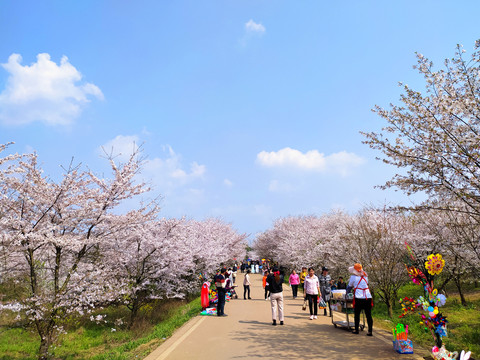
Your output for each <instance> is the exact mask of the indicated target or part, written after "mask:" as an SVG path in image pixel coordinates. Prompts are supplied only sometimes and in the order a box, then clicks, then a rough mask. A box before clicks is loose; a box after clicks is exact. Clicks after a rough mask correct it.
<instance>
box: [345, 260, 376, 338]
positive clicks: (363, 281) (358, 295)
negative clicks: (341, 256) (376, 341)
mask: <svg viewBox="0 0 480 360" xmlns="http://www.w3.org/2000/svg"><path fill="white" fill-rule="evenodd" d="M348 271H349V272H350V273H351V274H352V276H350V281H349V282H348V287H349V288H351V289H353V308H354V311H355V331H354V332H353V333H354V334H358V328H359V325H360V313H361V312H362V310H364V311H365V316H366V318H367V325H368V332H367V336H372V328H373V319H372V307H373V299H372V294H371V292H370V289H369V287H368V275H367V273H366V272H365V271H364V270H363V267H362V264H358V263H357V264H355V265H354V266H351V267H349V268H348Z"/></svg>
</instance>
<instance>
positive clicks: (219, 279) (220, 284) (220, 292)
mask: <svg viewBox="0 0 480 360" xmlns="http://www.w3.org/2000/svg"><path fill="white" fill-rule="evenodd" d="M226 272H227V269H225V268H222V270H221V273H220V274H219V275H216V276H215V286H216V287H217V297H218V302H217V316H227V314H225V312H224V309H225V296H226V293H227V292H226V290H225V286H226V276H225V273H226Z"/></svg>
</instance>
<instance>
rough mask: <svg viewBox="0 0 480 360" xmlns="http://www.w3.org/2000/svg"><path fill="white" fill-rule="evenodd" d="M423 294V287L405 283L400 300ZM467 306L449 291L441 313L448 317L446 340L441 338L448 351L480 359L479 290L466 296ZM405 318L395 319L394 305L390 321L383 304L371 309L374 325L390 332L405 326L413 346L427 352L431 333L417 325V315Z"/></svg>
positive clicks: (418, 321) (429, 346) (431, 344)
mask: <svg viewBox="0 0 480 360" xmlns="http://www.w3.org/2000/svg"><path fill="white" fill-rule="evenodd" d="M420 295H423V292H422V288H421V287H420V286H416V285H414V284H407V285H405V286H404V287H402V288H401V289H400V291H399V298H403V297H405V296H408V297H413V298H417V297H418V296H420ZM465 297H466V299H467V302H468V304H467V306H466V307H464V306H462V304H461V303H460V298H459V296H458V294H455V293H453V292H451V291H450V292H449V294H448V295H447V302H446V304H445V306H443V307H441V308H440V311H441V312H442V314H443V315H444V316H446V317H447V320H448V325H447V331H448V337H445V338H443V339H442V340H443V342H444V343H445V346H446V348H447V349H448V350H450V351H458V352H459V353H460V351H461V350H462V349H463V350H470V351H472V358H475V359H478V358H480V291H479V290H478V289H476V290H475V289H472V290H470V291H469V292H468V293H467V294H466V295H465ZM418 312H421V310H418V311H417V312H416V313H415V314H411V315H407V316H406V317H403V318H401V319H400V318H398V316H399V315H400V314H401V313H402V312H401V309H400V307H399V306H398V305H397V306H396V307H395V308H394V311H393V313H394V314H393V319H390V318H389V317H388V315H387V307H386V306H385V304H383V303H375V307H374V308H373V311H372V313H373V317H374V325H375V326H379V327H381V328H383V329H385V330H388V331H391V329H392V328H393V327H394V326H395V325H396V324H398V323H402V324H405V325H408V332H409V338H410V339H412V340H413V341H414V342H415V343H416V344H418V345H420V346H421V347H424V348H426V349H431V348H432V347H433V346H434V345H435V341H434V339H433V336H432V334H431V332H430V330H428V331H426V330H425V327H424V326H422V325H420V316H419V315H418V314H417V313H418Z"/></svg>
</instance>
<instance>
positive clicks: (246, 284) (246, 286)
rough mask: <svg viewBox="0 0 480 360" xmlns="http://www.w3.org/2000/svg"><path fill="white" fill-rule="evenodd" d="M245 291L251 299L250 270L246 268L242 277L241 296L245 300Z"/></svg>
mask: <svg viewBox="0 0 480 360" xmlns="http://www.w3.org/2000/svg"><path fill="white" fill-rule="evenodd" d="M247 292H248V299H249V300H250V299H252V298H251V297H250V270H247V273H246V274H245V277H244V278H243V298H244V299H245V300H247Z"/></svg>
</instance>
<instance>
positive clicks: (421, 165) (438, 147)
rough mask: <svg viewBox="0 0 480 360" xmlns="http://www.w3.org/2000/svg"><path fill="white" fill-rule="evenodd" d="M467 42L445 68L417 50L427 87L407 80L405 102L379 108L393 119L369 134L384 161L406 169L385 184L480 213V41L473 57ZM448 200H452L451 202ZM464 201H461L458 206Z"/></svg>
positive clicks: (441, 204) (447, 207)
mask: <svg viewBox="0 0 480 360" xmlns="http://www.w3.org/2000/svg"><path fill="white" fill-rule="evenodd" d="M464 53H465V51H464V50H463V48H462V46H460V45H458V46H457V51H456V54H455V56H454V57H453V58H452V59H446V60H445V63H444V68H443V69H440V70H435V69H434V66H433V63H432V62H431V61H429V60H428V59H427V58H426V57H425V56H423V55H422V54H417V59H418V62H417V65H416V66H415V68H416V69H418V71H419V73H420V74H421V75H423V77H424V79H425V87H426V89H425V91H424V92H423V93H422V92H420V91H417V90H414V89H411V88H410V87H409V86H408V85H403V88H404V94H403V95H402V96H401V102H402V103H403V105H391V108H390V110H386V109H383V108H381V107H380V106H376V107H375V110H374V111H375V112H376V113H377V114H378V115H379V116H380V117H382V118H383V119H384V120H386V122H387V124H388V125H387V126H385V127H384V128H383V129H382V131H380V132H369V133H363V134H364V135H365V136H366V138H367V140H366V141H365V143H366V144H368V145H370V147H372V148H373V149H377V150H380V151H381V152H382V153H383V154H384V157H383V158H382V160H383V161H384V162H385V163H387V164H390V165H394V166H396V167H398V168H403V169H405V172H403V173H400V174H397V175H395V176H394V177H393V178H392V179H391V180H390V181H388V182H387V183H386V184H385V185H384V186H382V187H383V188H388V187H397V188H399V189H401V190H403V191H405V192H406V193H407V194H412V193H417V192H424V193H426V194H427V195H429V197H430V199H432V200H437V201H436V202H435V203H434V204H424V205H425V206H427V207H429V208H431V207H435V208H437V209H442V210H449V211H456V212H466V213H468V214H470V215H471V216H474V217H475V218H476V219H477V221H478V218H479V217H480V92H479V89H480V72H479V69H480V40H478V41H477V42H476V44H475V51H474V52H473V54H472V55H471V56H470V57H467V56H465V54H464ZM445 199H446V200H447V201H445ZM458 204H462V205H461V206H454V205H458Z"/></svg>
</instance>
